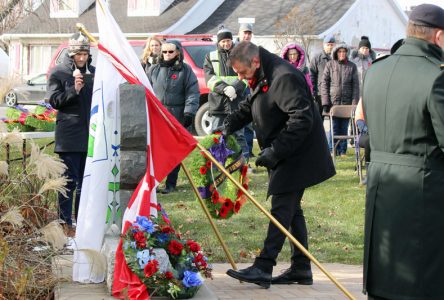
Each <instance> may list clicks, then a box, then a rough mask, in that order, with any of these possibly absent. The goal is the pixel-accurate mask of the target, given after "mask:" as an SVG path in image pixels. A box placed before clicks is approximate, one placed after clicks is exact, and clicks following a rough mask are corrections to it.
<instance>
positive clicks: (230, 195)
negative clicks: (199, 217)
mask: <svg viewBox="0 0 444 300" xmlns="http://www.w3.org/2000/svg"><path fill="white" fill-rule="evenodd" d="M200 144H201V145H202V146H203V147H204V148H206V149H207V150H208V152H210V153H211V155H212V156H213V157H214V158H215V159H216V160H217V161H218V162H219V163H220V164H221V165H222V166H224V168H225V169H226V170H227V171H228V172H229V173H230V174H231V175H232V176H233V177H234V178H235V179H236V180H238V181H239V182H240V183H241V184H242V186H243V187H244V188H245V189H246V190H248V181H249V179H248V177H247V171H248V165H247V163H246V162H245V159H244V157H243V155H242V149H241V147H240V146H239V144H238V143H237V142H236V139H235V137H234V136H231V135H230V136H228V137H225V136H224V135H222V134H212V135H208V136H207V137H205V138H204V139H203V140H202V141H201V142H200ZM190 170H191V176H192V178H193V181H194V183H195V184H196V186H197V188H198V190H199V193H200V195H201V197H202V199H203V200H204V202H205V204H206V206H207V207H208V210H209V211H210V214H211V216H212V217H213V218H216V219H228V218H230V217H231V216H233V214H237V213H239V211H240V209H241V207H242V206H243V205H244V204H245V202H246V201H247V198H246V196H245V194H244V193H243V192H242V191H241V190H240V189H239V188H238V187H237V186H236V185H235V184H234V183H233V182H231V180H229V179H228V178H227V176H226V175H225V174H223V173H222V172H221V171H220V170H219V169H218V168H217V167H216V166H215V165H214V164H213V163H212V161H211V160H210V159H209V158H208V157H207V156H206V155H205V153H204V152H203V151H198V150H195V151H194V152H193V153H192V154H191V155H190Z"/></svg>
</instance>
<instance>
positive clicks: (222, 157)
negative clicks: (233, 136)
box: [208, 135, 234, 165]
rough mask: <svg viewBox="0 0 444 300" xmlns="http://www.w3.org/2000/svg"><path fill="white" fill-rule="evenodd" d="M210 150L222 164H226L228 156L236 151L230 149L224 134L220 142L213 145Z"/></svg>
mask: <svg viewBox="0 0 444 300" xmlns="http://www.w3.org/2000/svg"><path fill="white" fill-rule="evenodd" d="M208 151H210V153H211V155H213V156H214V158H215V159H216V160H217V161H218V162H219V163H221V164H222V165H225V161H226V160H227V157H228V156H230V155H231V154H233V153H234V151H233V150H230V149H228V147H227V144H226V143H225V139H224V136H223V135H221V136H220V139H219V143H216V144H214V145H213V146H211V147H210V148H209V149H208Z"/></svg>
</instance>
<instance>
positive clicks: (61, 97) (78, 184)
mask: <svg viewBox="0 0 444 300" xmlns="http://www.w3.org/2000/svg"><path fill="white" fill-rule="evenodd" d="M89 48H90V42H89V40H88V38H87V37H86V36H84V35H82V34H81V33H75V34H74V35H72V36H71V38H70V39H69V46H68V53H67V55H66V56H65V57H64V59H63V62H62V63H61V64H59V65H57V66H56V67H54V69H52V70H51V73H50V74H49V78H48V85H47V98H48V99H49V103H50V104H51V106H52V107H54V108H55V109H57V110H58V113H57V121H56V128H55V148H54V152H56V153H58V154H59V156H60V158H61V159H62V160H63V162H64V163H65V165H66V166H67V169H66V172H65V176H66V177H67V178H68V184H67V186H66V188H67V190H68V191H67V197H65V196H63V195H62V194H59V195H58V201H59V218H60V219H61V220H62V221H64V222H65V227H66V228H67V230H68V234H69V235H72V234H73V228H72V218H71V215H72V202H73V194H74V191H76V198H75V217H76V218H77V214H78V208H79V202H80V192H81V189H82V180H83V172H84V170H85V162H86V153H87V149H88V132H89V117H90V110H91V100H92V91H93V76H94V72H95V68H94V67H93V66H91V65H90V63H91V56H90V54H89Z"/></svg>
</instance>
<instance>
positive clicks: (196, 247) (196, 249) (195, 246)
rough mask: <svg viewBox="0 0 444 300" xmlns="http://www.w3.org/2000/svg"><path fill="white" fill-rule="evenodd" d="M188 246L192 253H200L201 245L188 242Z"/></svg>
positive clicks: (191, 241)
mask: <svg viewBox="0 0 444 300" xmlns="http://www.w3.org/2000/svg"><path fill="white" fill-rule="evenodd" d="M187 246H188V247H189V248H190V250H191V251H192V252H199V251H200V245H199V244H198V243H196V242H195V241H193V240H188V241H187Z"/></svg>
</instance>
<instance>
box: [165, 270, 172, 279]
mask: <svg viewBox="0 0 444 300" xmlns="http://www.w3.org/2000/svg"><path fill="white" fill-rule="evenodd" d="M165 278H166V279H168V280H171V279H173V278H174V275H173V273H172V272H170V271H166V272H165Z"/></svg>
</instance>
